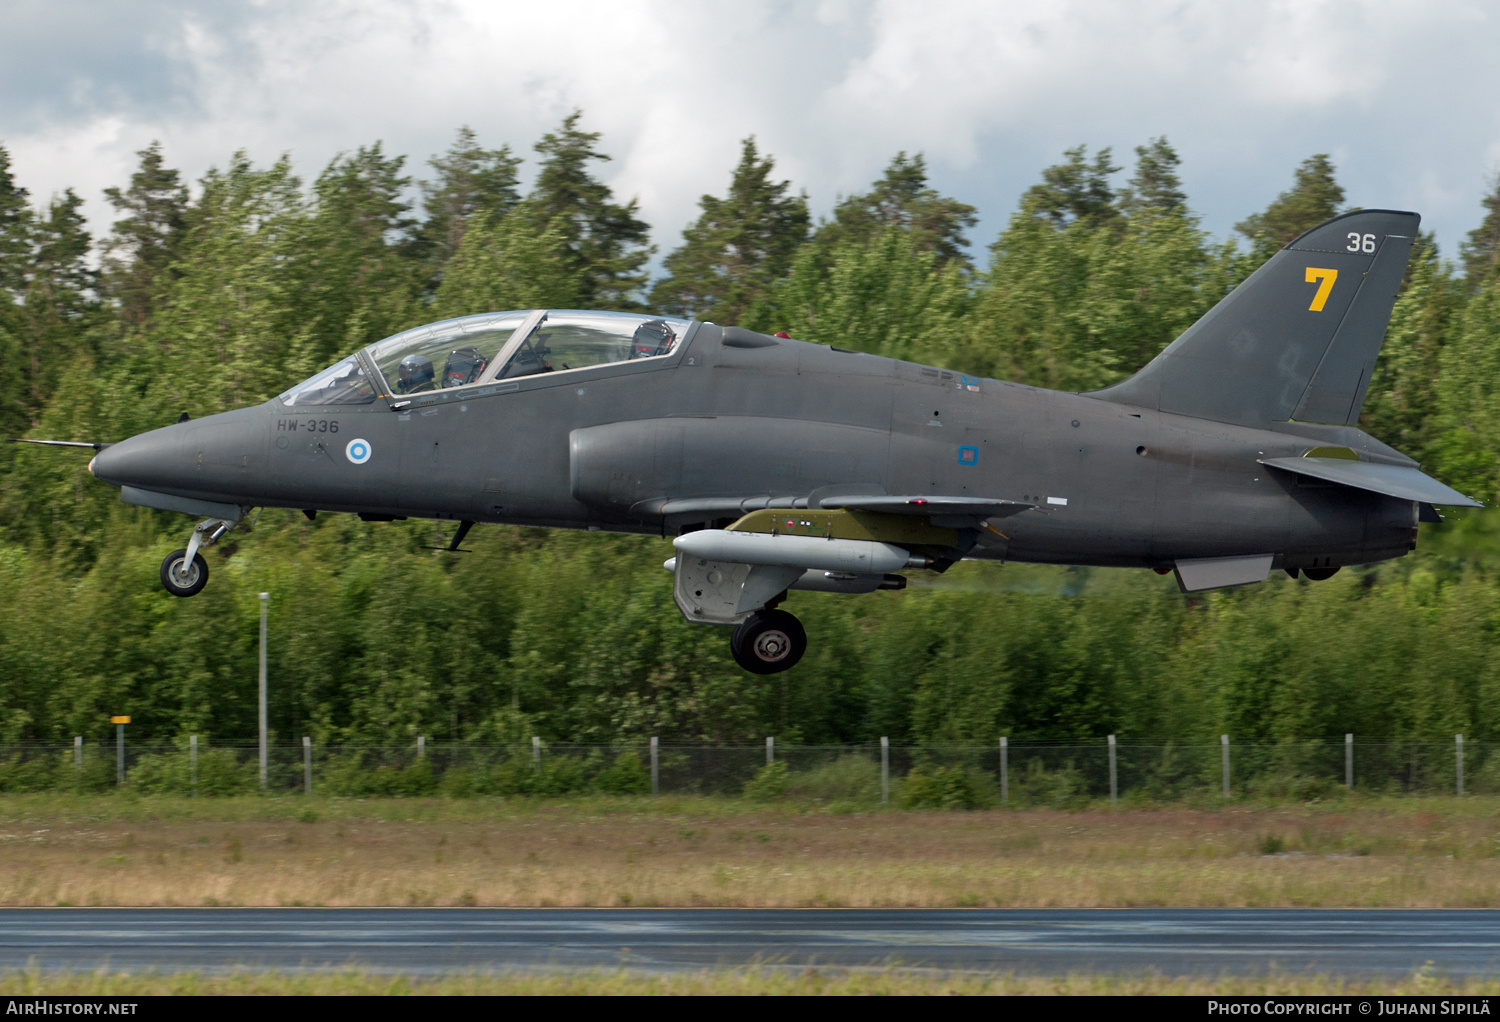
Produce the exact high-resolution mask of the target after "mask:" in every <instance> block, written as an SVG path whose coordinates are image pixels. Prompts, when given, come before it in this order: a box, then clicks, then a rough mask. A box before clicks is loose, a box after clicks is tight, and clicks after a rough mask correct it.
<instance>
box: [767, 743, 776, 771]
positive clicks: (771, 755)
mask: <svg viewBox="0 0 1500 1022" xmlns="http://www.w3.org/2000/svg"><path fill="white" fill-rule="evenodd" d="M775 761H776V739H774V738H767V739H766V766H770V765H771V764H772V763H774V762H775Z"/></svg>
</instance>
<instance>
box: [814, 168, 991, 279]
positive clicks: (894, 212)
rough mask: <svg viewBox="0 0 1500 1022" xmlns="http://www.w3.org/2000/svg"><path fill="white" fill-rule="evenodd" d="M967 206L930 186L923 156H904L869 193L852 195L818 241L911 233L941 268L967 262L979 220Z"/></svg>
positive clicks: (839, 207)
mask: <svg viewBox="0 0 1500 1022" xmlns="http://www.w3.org/2000/svg"><path fill="white" fill-rule="evenodd" d="M975 214H976V210H975V209H974V207H973V206H970V205H969V204H968V203H964V202H959V201H958V200H957V199H950V198H948V197H946V196H943V195H939V194H938V193H937V191H936V190H934V189H933V188H930V187H928V184H927V163H926V161H925V160H924V158H923V156H922V154H921V153H917V154H916V155H915V156H910V157H909V156H907V155H906V153H905V152H899V153H897V154H896V156H895V158H894V159H892V160H891V162H890V164H889V165H888V166H887V167H886V169H885V174H884V175H883V176H882V177H881V178H880V180H879V181H876V182H875V184H874V186H873V187H872V188H871V189H870V191H869V192H868V193H867V194H864V195H851V196H850V197H849V198H847V199H844V200H843V201H842V202H840V203H839V204H838V206H836V207H835V208H834V212H833V220H832V221H830V222H828V223H826V224H824V225H823V226H822V227H821V228H819V230H818V240H819V241H820V242H824V243H828V244H836V243H838V242H840V241H855V242H861V243H863V242H869V241H872V240H873V239H875V238H876V237H878V236H879V235H880V234H881V232H883V231H884V230H885V229H886V228H887V227H900V228H902V229H903V230H907V231H910V232H911V234H912V239H913V241H914V243H915V244H916V247H917V249H918V251H922V252H935V253H936V254H937V259H938V264H939V265H942V264H944V263H948V262H953V261H958V262H960V263H963V264H967V256H966V255H965V254H964V249H965V248H967V247H968V244H969V241H968V239H967V238H966V237H964V231H966V230H968V229H969V228H971V227H973V226H974V225H975V224H976V223H978V222H979V220H978V218H977V216H976V215H975Z"/></svg>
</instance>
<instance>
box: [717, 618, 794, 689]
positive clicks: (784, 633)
mask: <svg viewBox="0 0 1500 1022" xmlns="http://www.w3.org/2000/svg"><path fill="white" fill-rule="evenodd" d="M729 651H730V652H731V653H732V654H734V662H735V663H737V664H739V665H740V666H741V667H743V668H744V669H745V670H747V671H749V672H750V673H751V674H779V673H780V672H782V671H785V670H789V669H790V668H792V667H795V666H796V664H797V661H799V660H801V659H802V654H803V653H806V652H807V632H806V631H805V630H804V629H803V627H802V622H801V621H798V620H797V619H796V618H795V617H793V616H792V615H790V614H788V613H787V612H786V611H784V610H761V611H757V612H755V613H754V614H751V615H750V616H749V617H747V618H746V619H745V620H744V621H742V622H740V625H739V627H738V628H736V629H735V630H734V635H733V636H731V637H730V639H729Z"/></svg>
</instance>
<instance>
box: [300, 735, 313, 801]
mask: <svg viewBox="0 0 1500 1022" xmlns="http://www.w3.org/2000/svg"><path fill="white" fill-rule="evenodd" d="M302 792H303V794H305V795H311V794H312V739H311V738H309V737H308V736H307V735H303V736H302Z"/></svg>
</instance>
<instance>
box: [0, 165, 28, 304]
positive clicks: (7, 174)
mask: <svg viewBox="0 0 1500 1022" xmlns="http://www.w3.org/2000/svg"><path fill="white" fill-rule="evenodd" d="M26 200H27V193H26V189H24V188H22V187H20V186H19V185H17V184H16V179H15V176H14V175H13V174H12V173H11V169H10V153H9V152H8V151H7V150H6V148H5V147H4V146H0V292H8V296H6V297H7V298H8V300H7V301H5V302H4V303H3V304H5V305H9V304H10V303H11V302H13V301H15V300H16V299H17V298H19V297H20V295H21V293H22V292H23V291H24V290H25V288H26V284H25V280H26V269H25V267H26V264H27V262H28V260H29V255H30V251H31V221H32V214H31V207H30V206H29V205H28V204H27V201H26ZM3 315H4V310H0V316H3Z"/></svg>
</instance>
